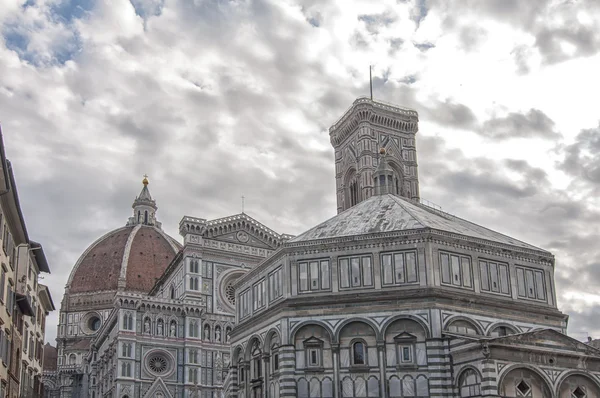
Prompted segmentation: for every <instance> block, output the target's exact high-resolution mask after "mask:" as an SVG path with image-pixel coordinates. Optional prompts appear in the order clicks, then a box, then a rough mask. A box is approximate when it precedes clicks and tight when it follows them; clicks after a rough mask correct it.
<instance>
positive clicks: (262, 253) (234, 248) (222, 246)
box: [203, 238, 274, 258]
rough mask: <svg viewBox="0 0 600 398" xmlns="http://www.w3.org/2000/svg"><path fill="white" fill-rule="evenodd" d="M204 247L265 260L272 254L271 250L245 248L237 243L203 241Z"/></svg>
mask: <svg viewBox="0 0 600 398" xmlns="http://www.w3.org/2000/svg"><path fill="white" fill-rule="evenodd" d="M203 240H204V247H207V248H211V249H216V250H219V251H225V252H230V253H239V254H244V255H247V256H254V257H262V258H267V257H269V256H271V254H273V252H274V251H273V250H269V249H263V248H260V247H254V246H247V245H242V244H239V243H229V242H223V241H220V240H213V239H206V238H205V239H203Z"/></svg>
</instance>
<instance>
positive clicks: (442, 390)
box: [426, 339, 454, 397]
mask: <svg viewBox="0 0 600 398" xmlns="http://www.w3.org/2000/svg"><path fill="white" fill-rule="evenodd" d="M426 350H427V361H428V371H429V396H430V397H452V396H454V393H453V391H452V385H453V383H452V363H451V358H450V355H449V349H448V340H446V339H430V340H427V342H426Z"/></svg>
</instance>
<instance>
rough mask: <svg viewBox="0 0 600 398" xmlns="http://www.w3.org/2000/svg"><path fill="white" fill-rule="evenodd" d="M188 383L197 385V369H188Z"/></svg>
mask: <svg viewBox="0 0 600 398" xmlns="http://www.w3.org/2000/svg"><path fill="white" fill-rule="evenodd" d="M188 382H189V383H192V384H198V369H196V368H190V369H188Z"/></svg>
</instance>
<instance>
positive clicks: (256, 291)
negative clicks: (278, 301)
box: [252, 279, 266, 311]
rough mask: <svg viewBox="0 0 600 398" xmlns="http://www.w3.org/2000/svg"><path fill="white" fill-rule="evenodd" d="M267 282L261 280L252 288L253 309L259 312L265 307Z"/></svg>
mask: <svg viewBox="0 0 600 398" xmlns="http://www.w3.org/2000/svg"><path fill="white" fill-rule="evenodd" d="M265 284H266V282H265V280H264V279H263V280H261V281H260V282H258V283H255V284H254V285H253V286H252V299H253V302H252V309H253V310H255V311H256V310H257V309H259V308H262V307H264V306H265Z"/></svg>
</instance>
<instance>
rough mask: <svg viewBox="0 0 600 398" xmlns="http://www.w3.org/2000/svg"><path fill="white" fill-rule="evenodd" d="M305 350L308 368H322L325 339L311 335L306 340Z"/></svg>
mask: <svg viewBox="0 0 600 398" xmlns="http://www.w3.org/2000/svg"><path fill="white" fill-rule="evenodd" d="M304 351H305V353H306V359H305V360H306V367H307V368H320V367H322V356H323V341H322V340H320V339H318V338H316V337H310V338H308V339H306V340H304Z"/></svg>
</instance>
